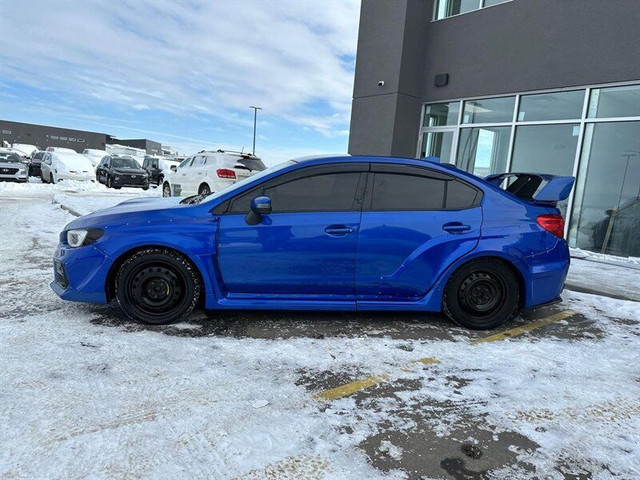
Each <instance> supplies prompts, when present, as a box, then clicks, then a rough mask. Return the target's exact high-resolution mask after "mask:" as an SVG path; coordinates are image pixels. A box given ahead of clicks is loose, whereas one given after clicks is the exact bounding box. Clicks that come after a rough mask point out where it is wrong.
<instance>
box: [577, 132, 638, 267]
mask: <svg viewBox="0 0 640 480" xmlns="http://www.w3.org/2000/svg"><path fill="white" fill-rule="evenodd" d="M638 238H640V121H637V122H605V123H590V124H588V125H587V127H586V130H585V134H584V142H583V148H582V156H581V161H580V170H579V172H578V181H577V184H576V193H575V201H574V206H573V215H572V220H571V228H570V232H569V244H570V246H572V247H578V248H582V249H585V250H591V251H594V252H598V253H608V254H611V255H618V256H623V257H627V256H631V257H640V242H638Z"/></svg>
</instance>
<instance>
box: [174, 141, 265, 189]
mask: <svg viewBox="0 0 640 480" xmlns="http://www.w3.org/2000/svg"><path fill="white" fill-rule="evenodd" d="M265 168H266V167H265V165H264V163H263V162H262V160H261V159H260V158H258V157H256V156H253V155H250V154H246V153H239V152H225V151H224V150H218V151H216V152H208V151H202V152H199V153H197V154H195V155H191V156H190V157H187V159H186V160H185V161H183V162H182V163H181V164H180V165H179V166H178V167H177V168H176V170H175V171H174V172H172V173H171V174H169V175H165V178H164V182H163V184H162V196H164V197H171V196H174V197H180V196H189V195H202V196H205V197H206V196H207V195H210V194H211V193H215V192H218V191H220V190H222V189H223V188H225V187H228V186H229V185H231V184H233V183H235V182H236V181H238V180H242V179H243V178H246V177H249V176H251V175H253V174H255V173H258V172H261V171H263V170H264V169H265ZM172 170H173V169H172Z"/></svg>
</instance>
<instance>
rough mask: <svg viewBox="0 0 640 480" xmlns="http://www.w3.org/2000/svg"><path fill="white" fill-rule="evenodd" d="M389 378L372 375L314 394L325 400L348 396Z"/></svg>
mask: <svg viewBox="0 0 640 480" xmlns="http://www.w3.org/2000/svg"><path fill="white" fill-rule="evenodd" d="M388 379H389V375H370V376H368V377H365V378H361V379H360V380H355V381H353V382H350V383H346V384H344V385H340V386H339V387H336V388H331V389H329V390H324V391H322V392H320V393H318V394H316V395H314V398H317V399H324V400H337V399H338V398H342V397H348V396H349V395H352V394H354V393H356V392H359V391H361V390H365V389H367V388H370V387H375V386H376V385H380V384H381V383H382V382H385V381H387V380H388Z"/></svg>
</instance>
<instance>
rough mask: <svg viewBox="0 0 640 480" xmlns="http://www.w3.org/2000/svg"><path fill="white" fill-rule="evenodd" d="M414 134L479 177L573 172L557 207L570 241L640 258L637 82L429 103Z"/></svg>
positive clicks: (421, 145)
mask: <svg viewBox="0 0 640 480" xmlns="http://www.w3.org/2000/svg"><path fill="white" fill-rule="evenodd" d="M460 109H461V110H462V112H461V114H460V115H459V122H458V123H455V122H454V120H453V119H454V118H455V117H456V112H460ZM418 140H419V141H418V150H417V154H418V155H419V156H420V157H424V156H436V157H439V158H440V160H441V161H442V162H447V163H455V164H456V165H457V166H458V168H461V169H463V170H466V171H468V172H471V173H474V174H475V175H478V176H480V177H484V176H486V175H489V174H493V173H503V172H518V171H519V172H523V171H524V172H537V173H548V174H552V175H576V185H575V187H574V191H573V192H572V193H571V195H570V197H569V199H568V200H567V201H565V202H561V203H560V204H559V205H558V207H559V208H560V210H561V211H562V213H563V214H564V215H565V218H566V219H567V222H566V225H567V232H566V233H567V238H568V242H569V245H570V246H571V247H579V248H583V249H586V250H591V251H595V252H598V253H607V254H612V255H620V256H640V242H637V240H636V239H637V238H640V84H637V83H636V84H632V85H607V86H593V87H584V88H581V89H575V90H559V91H551V92H541V93H522V94H516V95H510V96H504V97H494V98H480V99H464V100H459V101H449V102H447V103H437V104H432V105H425V107H424V113H423V122H422V125H421V127H420V135H419V137H418Z"/></svg>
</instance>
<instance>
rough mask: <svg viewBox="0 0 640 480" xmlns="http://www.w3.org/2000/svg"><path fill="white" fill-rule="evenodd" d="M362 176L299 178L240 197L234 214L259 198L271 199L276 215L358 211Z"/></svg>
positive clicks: (241, 211) (345, 174)
mask: <svg viewBox="0 0 640 480" xmlns="http://www.w3.org/2000/svg"><path fill="white" fill-rule="evenodd" d="M359 180H360V173H356V172H353V173H351V172H348V173H333V174H331V173H329V174H324V175H314V176H310V177H304V178H299V179H297V180H292V181H290V182H286V183H283V184H280V185H276V186H273V187H267V188H266V189H265V190H264V193H262V189H260V188H258V189H254V190H252V191H250V192H247V193H245V194H243V195H240V196H238V197H236V198H235V199H234V200H233V203H232V205H231V210H230V212H231V213H246V212H248V211H249V207H250V205H251V200H252V199H253V198H255V197H257V196H259V195H266V196H267V197H269V198H271V207H272V211H273V213H278V212H337V211H346V210H352V209H358V208H360V207H359V204H355V203H354V200H355V197H356V190H357V188H358V182H359Z"/></svg>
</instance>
